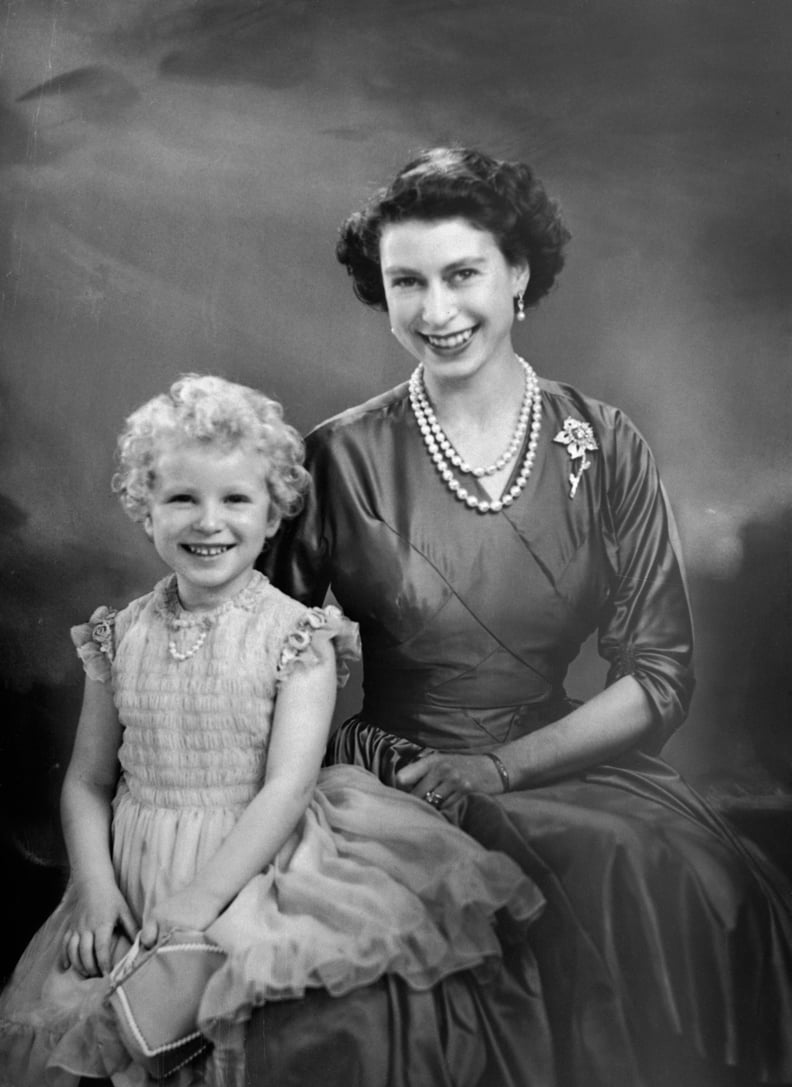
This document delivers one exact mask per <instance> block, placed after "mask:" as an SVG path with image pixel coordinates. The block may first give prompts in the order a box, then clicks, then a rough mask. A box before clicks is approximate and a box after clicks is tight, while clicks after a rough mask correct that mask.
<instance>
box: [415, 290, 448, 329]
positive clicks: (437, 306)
mask: <svg viewBox="0 0 792 1087" xmlns="http://www.w3.org/2000/svg"><path fill="white" fill-rule="evenodd" d="M455 312H456V300H455V298H454V293H453V291H451V290H450V289H449V288H448V287H447V286H446V285H445V283H438V284H434V285H431V286H430V287H428V289H427V291H426V294H425V295H424V300H423V307H422V310H421V316H422V318H423V320H424V321H425V322H426V323H427V324H428V325H444V324H446V322H447V321H449V320H450V318H451V317H453V315H454V313H455Z"/></svg>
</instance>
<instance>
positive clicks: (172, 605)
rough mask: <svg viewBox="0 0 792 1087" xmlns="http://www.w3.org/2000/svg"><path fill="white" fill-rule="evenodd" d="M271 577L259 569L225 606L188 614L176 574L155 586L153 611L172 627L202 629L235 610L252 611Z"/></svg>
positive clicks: (219, 605) (221, 605) (225, 602)
mask: <svg viewBox="0 0 792 1087" xmlns="http://www.w3.org/2000/svg"><path fill="white" fill-rule="evenodd" d="M268 583H269V582H268V578H267V577H265V575H264V574H262V573H261V572H260V571H259V570H253V572H252V573H251V575H250V580H249V581H248V583H247V585H245V587H244V588H243V589H240V590H239V592H237V593H236V594H235V595H234V596H232V597H229V599H228V600H224V601H223V602H222V604H218V605H216V607H214V608H204V609H202V610H200V611H188V610H187V609H186V608H184V607H182V603H181V601H180V600H179V589H178V583H177V581H176V575H175V574H170V575H169V576H168V577H165V578H163V579H162V581H159V582H158V583H157V584H156V586H155V587H154V608H155V611H156V612H157V614H158V615H159V616H160V617H161V618H162V619H164V620H165V622H166V623H167V624H168V626H171V627H178V628H183V627H191V626H203V625H205V624H206V622H207V620H208V621H209V622H210V623H212V624H213V623H214V622H215V620H217V619H218V618H219V617H220V616H221V615H223V614H224V613H225V612H227V611H231V610H232V609H233V608H244V609H245V610H246V611H252V610H253V609H254V608H255V607H256V604H257V603H258V600H259V598H260V596H261V592H262V589H263V588H264V586H265V585H267V584H268Z"/></svg>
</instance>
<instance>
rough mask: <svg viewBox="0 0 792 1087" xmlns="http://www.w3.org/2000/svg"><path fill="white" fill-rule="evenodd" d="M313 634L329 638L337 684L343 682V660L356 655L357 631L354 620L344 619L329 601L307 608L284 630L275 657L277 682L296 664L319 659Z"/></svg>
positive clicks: (345, 677)
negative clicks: (282, 640) (293, 626)
mask: <svg viewBox="0 0 792 1087" xmlns="http://www.w3.org/2000/svg"><path fill="white" fill-rule="evenodd" d="M317 638H320V639H324V640H326V641H330V642H332V644H333V649H334V650H335V657H336V677H337V682H338V686H339V687H343V686H344V685H345V683H346V682H347V680H348V679H349V666H348V664H347V661H351V660H358V659H359V658H360V634H359V631H358V625H357V623H353V622H352V621H351V620H350V619H347V618H346V616H345V615H343V614H342V612H341V611H340V609H339V608H337V607H335V605H333V604H328V605H327V606H326V607H324V608H308V609H307V610H306V611H305V612H304V614H303V615H301V616H300V618H299V619H298V621H297V625H296V627H295V628H294V629H293V630H292V632H291V633H290V634H287V636H286V640H285V642H284V644H283V649H282V650H281V655H280V659H279V661H278V676H277V678H278V682H279V683H281V682H282V681H283V680H284V679H287V678H288V677H289V676H290V675H291V674H292V673H293V672H294V669H295V667H297V666H298V665H300V666H311V665H313V664H318V663H319V655H318V654H317V652H316V649H315V643H316V639H317Z"/></svg>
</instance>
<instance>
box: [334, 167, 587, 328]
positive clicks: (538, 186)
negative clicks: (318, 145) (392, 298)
mask: <svg viewBox="0 0 792 1087" xmlns="http://www.w3.org/2000/svg"><path fill="white" fill-rule="evenodd" d="M455 218H461V219H467V221H468V222H469V223H471V224H472V225H473V226H475V227H477V228H479V229H480V230H487V231H489V232H490V234H492V235H493V237H494V238H495V240H496V242H497V243H498V247H499V248H500V251H501V252H502V253H503V255H504V257H505V258H506V260H507V261H508V262H509V263H510V264H517V263H519V262H520V261H523V260H526V261H527V262H528V265H529V267H530V269H531V278H530V280H529V282H528V287H527V288H526V291H525V296H524V302H525V305H526V306H534V305H536V303H537V302H539V300H540V299H541V298H544V296H545V295H546V294H547V292H548V291H549V290H550V288H551V287H552V286H553V284H554V282H555V280H556V277H557V276H558V274H559V272H560V271H561V269H562V267H563V264H564V246H565V245H566V243H567V242H568V241H569V239H570V237H571V235H570V233H569V231H568V230H567V228H566V226H565V225H564V222H563V219H562V218H561V213H560V211H559V208H558V205H557V204H556V203H555V202H554V201H553V200H551V199H550V198H549V197H548V195H547V193H546V192H545V190H544V186H543V185H542V182H541V181H540V180H539V179H538V178H537V177H536V176H535V174H534V172H533V170H532V169H531V167H530V166H528V164H527V163H524V162H504V161H499V160H498V159H494V158H491V157H490V156H489V155H485V154H483V153H482V152H481V151H475V150H472V149H469V148H464V147H434V148H432V149H431V150H428V151H424V152H422V153H421V154H420V155H419V156H418V157H417V158H415V159H413V160H412V161H411V162H408V163H407V165H406V166H405V167H404V168H403V169H402V170H400V171H399V173H398V174H397V175H396V177H395V178H394V180H393V181H392V182H391V184H390V185H388V186H387V187H385V188H383V189H379V190H378V191H377V192H375V193H374V195H373V196H372V197H371V198H370V199H369V200H368V201H366V203H365V204H364V205H363V207H362V208H361V209H360V210H359V211H356V212H353V214H352V215H350V216H349V218H348V219H347V220H346V221H345V222H344V223H343V225H342V227H341V231H340V234H341V236H340V238H339V240H338V245H337V246H336V256H337V257H338V260H339V261H340V262H341V264H344V265H345V266H346V269H347V272H348V273H349V275H351V276H352V278H353V280H354V291H355V294H356V295H357V296H358V298H359V299H360V300H361V302H365V303H366V305H368V306H373V307H374V308H375V309H381V310H384V309H387V304H386V301H385V288H384V286H383V282H382V270H381V268H380V255H379V247H380V238H381V235H382V230H383V227H385V226H387V225H388V224H390V223H401V222H404V221H406V220H408V219H421V220H424V221H426V222H434V221H437V220H439V219H455Z"/></svg>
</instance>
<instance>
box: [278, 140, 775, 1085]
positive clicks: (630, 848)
mask: <svg viewBox="0 0 792 1087" xmlns="http://www.w3.org/2000/svg"><path fill="white" fill-rule="evenodd" d="M567 240H568V233H567V231H566V229H565V227H564V225H563V223H562V221H561V218H560V215H559V212H558V209H557V208H556V206H555V205H554V204H553V203H552V201H550V200H549V199H548V197H547V196H546V194H545V192H544V189H543V187H542V185H541V184H540V182H539V181H538V180H537V179H536V178H535V177H534V175H533V173H532V171H531V170H530V168H529V167H528V166H526V165H524V164H519V163H509V162H499V161H496V160H494V159H492V158H490V157H488V156H486V155H483V154H480V153H478V152H475V151H469V150H464V149H456V148H438V149H435V150H432V151H429V152H426V153H425V154H422V155H421V156H420V157H418V158H417V159H415V160H414V161H413V162H411V163H409V164H408V165H407V166H405V167H404V169H403V170H402V171H401V172H400V173H399V174H398V176H397V177H396V179H395V180H394V181H393V182H392V184H391V185H390V186H388V187H387V188H386V189H383V190H381V191H380V192H378V193H376V194H375V195H374V196H373V197H372V199H371V200H370V201H369V202H368V203H367V204H366V205H365V207H364V208H363V209H362V210H360V211H359V212H357V213H355V214H354V215H352V216H351V217H350V218H349V219H348V220H347V222H346V223H345V224H344V226H343V228H342V233H341V240H340V242H339V246H338V256H339V259H340V260H341V262H342V263H343V264H345V265H346V267H347V270H348V271H349V273H350V274H351V276H352V277H353V282H354V289H355V292H356V294H357V295H358V297H359V298H360V299H361V300H362V301H363V302H365V303H367V304H368V305H371V306H374V307H376V308H379V309H382V310H385V311H386V312H387V314H388V317H389V319H390V323H391V329H392V332H393V334H394V335H395V336H396V338H397V339H398V340H399V342H400V343H401V344H402V346H403V347H404V348H405V349H406V351H407V352H408V354H409V355H411V356H412V357H413V359H415V360H416V361H417V363H418V366H417V368H416V370H415V371H414V372H413V374H412V376H411V378H410V380H409V382H407V383H404V384H401V385H399V386H398V387H396V388H395V389H393V390H391V391H390V392H387V393H385V394H384V395H382V396H380V397H377V398H375V399H374V400H372V401H369V402H368V403H367V404H364V405H362V406H360V407H357V408H353V409H351V410H349V411H347V412H345V413H343V414H342V415H340V416H337V417H336V418H334V419H331V420H329V421H328V422H326V423H324V424H322V426H320V427H318V428H317V429H316V430H315V431H314V432H313V433H312V434H311V435H310V436H309V438H308V440H307V448H308V467H309V468H310V470H311V472H312V475H313V478H314V484H315V486H314V492H315V493H314V498H313V501H312V502H311V503H310V505H309V507H308V509H307V510H306V512H305V513H304V515H303V516H302V517H301V518H300V519H299V520H298V521H297V522H295V523H294V525H293V526H291V527H289V528H287V529H286V530H285V533H284V544H285V546H284V547H283V548H282V550H276V551H275V552H274V553H273V555H272V556H271V557H270V560H269V561H270V567H269V568H270V571H271V574H272V576H273V578H274V580H275V581H276V584H278V585H279V587H281V588H282V589H285V590H286V591H288V592H290V593H292V594H294V595H296V596H297V597H298V598H300V599H302V600H303V601H304V602H306V603H309V604H320V603H322V601H323V598H324V596H325V592H326V591H327V589H328V587H329V588H331V589H332V591H333V592H334V594H335V596H336V598H337V599H338V601H339V603H340V604H341V606H342V608H343V609H344V611H345V612H346V614H348V615H349V616H350V617H351V618H352V619H354V620H356V621H357V622H359V623H360V627H361V635H362V638H363V657H364V691H365V697H364V704H363V707H362V710H361V712H360V714H359V716H357V717H355V718H353V719H352V720H350V721H348V722H346V723H345V725H343V726H342V727H341V729H340V730H339V731H338V732H337V733H336V735H335V737H334V739H333V741H332V743H331V748H330V751H329V753H328V759H330V760H331V761H333V760H335V761H349V762H356V763H360V764H362V765H365V766H368V767H369V768H371V769H373V770H375V771H376V772H377V773H379V774H380V776H381V777H382V778H383V779H384V780H385V781H387V782H390V783H391V784H394V785H396V786H397V787H398V788H400V789H407V790H410V791H411V792H413V793H415V794H417V795H419V796H421V797H423V798H424V799H425V801H426V802H427V803H429V804H434V805H436V806H438V807H439V808H440V809H441V810H442V811H443V812H445V813H446V814H447V815H448V817H449V818H452V819H454V820H457V821H458V822H459V823H460V824H461V825H462V826H463V827H464V828H465V829H466V830H468V831H469V833H471V834H472V835H474V836H475V837H476V838H478V839H479V840H480V841H481V842H483V843H484V844H486V845H488V846H490V847H492V848H494V849H501V850H504V851H506V852H507V853H509V854H511V856H512V857H514V858H515V859H516V860H518V861H519V862H520V863H521V864H522V865H523V866H524V868H525V870H526V871H527V872H528V873H529V874H530V875H532V876H533V878H534V879H536V880H537V881H538V882H539V884H540V886H541V887H542V890H543V892H544V894H545V897H546V899H547V907H546V910H545V914H544V918H543V920H542V921H541V922H540V923H539V924H538V925H537V926H536V928H535V930H534V932H533V933H532V935H531V937H530V940H531V943H532V946H533V949H534V951H535V953H536V955H537V958H538V961H539V966H540V971H541V980H542V986H543V992H544V1001H545V1004H546V1007H547V1010H548V1014H549V1019H550V1024H551V1028H552V1031H553V1036H554V1041H555V1049H556V1061H557V1070H556V1073H555V1075H556V1080H557V1082H559V1083H562V1084H574V1085H576V1087H577V1085H581V1087H582V1085H583V1084H586V1085H587V1087H589V1085H591V1084H602V1085H607V1087H614V1085H616V1084H619V1085H620V1087H637V1085H644V1084H659V1083H666V1082H674V1083H676V1084H687V1085H689V1087H703V1085H704V1084H713V1085H717V1087H723V1085H724V1084H726V1083H732V1082H734V1083H736V1082H740V1083H743V1082H751V1081H753V1080H759V1081H762V1082H768V1083H779V1082H781V1083H783V1082H792V1038H790V1035H791V1034H792V1028H790V1026H789V1024H790V1023H792V916H791V915H790V912H789V907H788V903H789V901H790V899H789V898H788V897H787V900H786V902H785V901H784V896H785V895H787V896H788V895H789V893H790V892H789V888H787V887H786V886H785V885H784V884H783V880H782V879H781V877H780V876H777V875H776V874H774V873H772V872H771V871H770V869H769V866H768V865H766V864H765V862H764V861H763V860H761V859H760V858H757V857H755V856H754V855H753V853H752V852H750V851H749V850H748V849H747V848H746V847H745V846H744V845H742V844H741V843H740V842H738V841H737V840H736V839H735V837H734V836H733V835H732V833H731V832H730V831H729V829H728V828H727V827H726V826H725V825H724V824H723V823H722V822H721V821H720V820H719V819H718V817H717V816H716V815H715V814H714V813H713V812H712V811H710V810H709V808H708V807H707V806H706V805H705V804H704V803H703V802H702V801H701V800H700V799H699V798H698V797H697V796H696V794H695V793H694V792H693V791H692V790H691V789H690V788H689V787H687V786H686V785H685V783H684V782H683V781H681V780H680V778H679V777H678V775H677V774H676V773H675V772H674V771H673V770H672V769H671V768H670V767H668V766H667V765H666V764H665V763H663V762H662V761H661V760H660V759H659V758H658V757H657V752H659V750H660V749H661V748H662V746H663V744H664V743H665V741H666V740H667V739H668V737H669V736H670V734H671V733H672V732H673V731H674V729H675V728H676V727H677V726H678V725H679V724H680V723H681V722H682V720H683V719H684V717H685V714H686V711H687V707H688V703H689V700H690V696H691V693H692V688H693V678H692V671H691V648H692V641H691V627H690V619H689V613H688V605H687V600H686V594H685V587H684V580H683V574H682V569H681V562H680V559H679V555H678V552H677V549H676V546H675V539H676V536H675V530H674V525H673V521H672V517H671V513H670V510H669V508H668V506H667V503H666V500H665V496H664V493H663V490H662V487H661V484H660V481H659V478H658V475H657V471H656V468H655V464H654V461H653V459H652V456H651V453H650V451H649V450H648V448H647V446H646V444H645V442H644V441H643V439H642V438H641V436H640V434H639V433H638V432H637V431H636V429H635V428H634V427H633V425H632V424H631V423H630V421H629V420H628V419H627V418H626V417H625V416H624V415H623V413H622V412H620V411H619V410H618V409H616V408H613V407H609V406H608V405H605V404H602V403H600V402H598V401H596V400H592V399H590V398H588V397H586V396H584V395H582V394H581V393H580V392H578V391H576V390H575V389H572V388H570V387H568V386H565V385H560V384H558V383H556V382H554V381H550V380H547V379H544V378H537V376H536V374H535V372H534V370H533V369H532V367H531V366H530V365H529V364H528V363H527V362H525V361H524V360H522V359H520V358H519V357H518V356H517V355H516V353H515V351H514V347H513V344H512V326H513V322H514V320H515V318H516V320H517V321H522V320H523V319H524V317H525V311H526V309H528V308H529V307H530V306H532V305H535V304H536V303H537V302H538V301H539V300H540V299H541V298H542V297H543V296H544V295H545V294H546V293H547V292H548V291H549V290H550V288H551V287H552V285H553V283H554V281H555V278H556V276H557V275H558V273H559V271H560V270H561V267H562V264H563V250H564V246H565V244H566V242H567ZM595 631H597V632H598V637H599V648H600V652H601V654H602V656H603V657H604V658H605V659H606V660H607V662H608V664H609V672H608V678H607V685H606V688H605V690H604V691H602V692H601V693H599V694H597V695H595V696H594V697H593V698H591V699H589V700H588V701H587V702H585V703H584V704H582V705H578V704H575V703H573V702H571V701H570V700H569V699H568V698H567V695H566V693H565V690H564V676H565V673H566V670H567V667H568V665H569V663H570V662H571V661H572V660H573V658H574V657H575V656H576V654H577V653H578V651H579V649H580V646H581V644H582V643H583V641H584V640H585V639H586V638H587V637H588V636H589V635H590V634H592V633H593V632H595ZM451 1033H452V1034H453V1028H451ZM527 1048H528V1045H527V1042H526V1049H527ZM526 1067H527V1066H526ZM427 1082H431V1080H429V1079H427ZM493 1082H496V1081H493ZM525 1082H527V1083H529V1082H533V1081H532V1080H531V1078H530V1076H529V1074H528V1073H526V1076H525ZM541 1087H545V1084H544V1083H542V1085H541Z"/></svg>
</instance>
